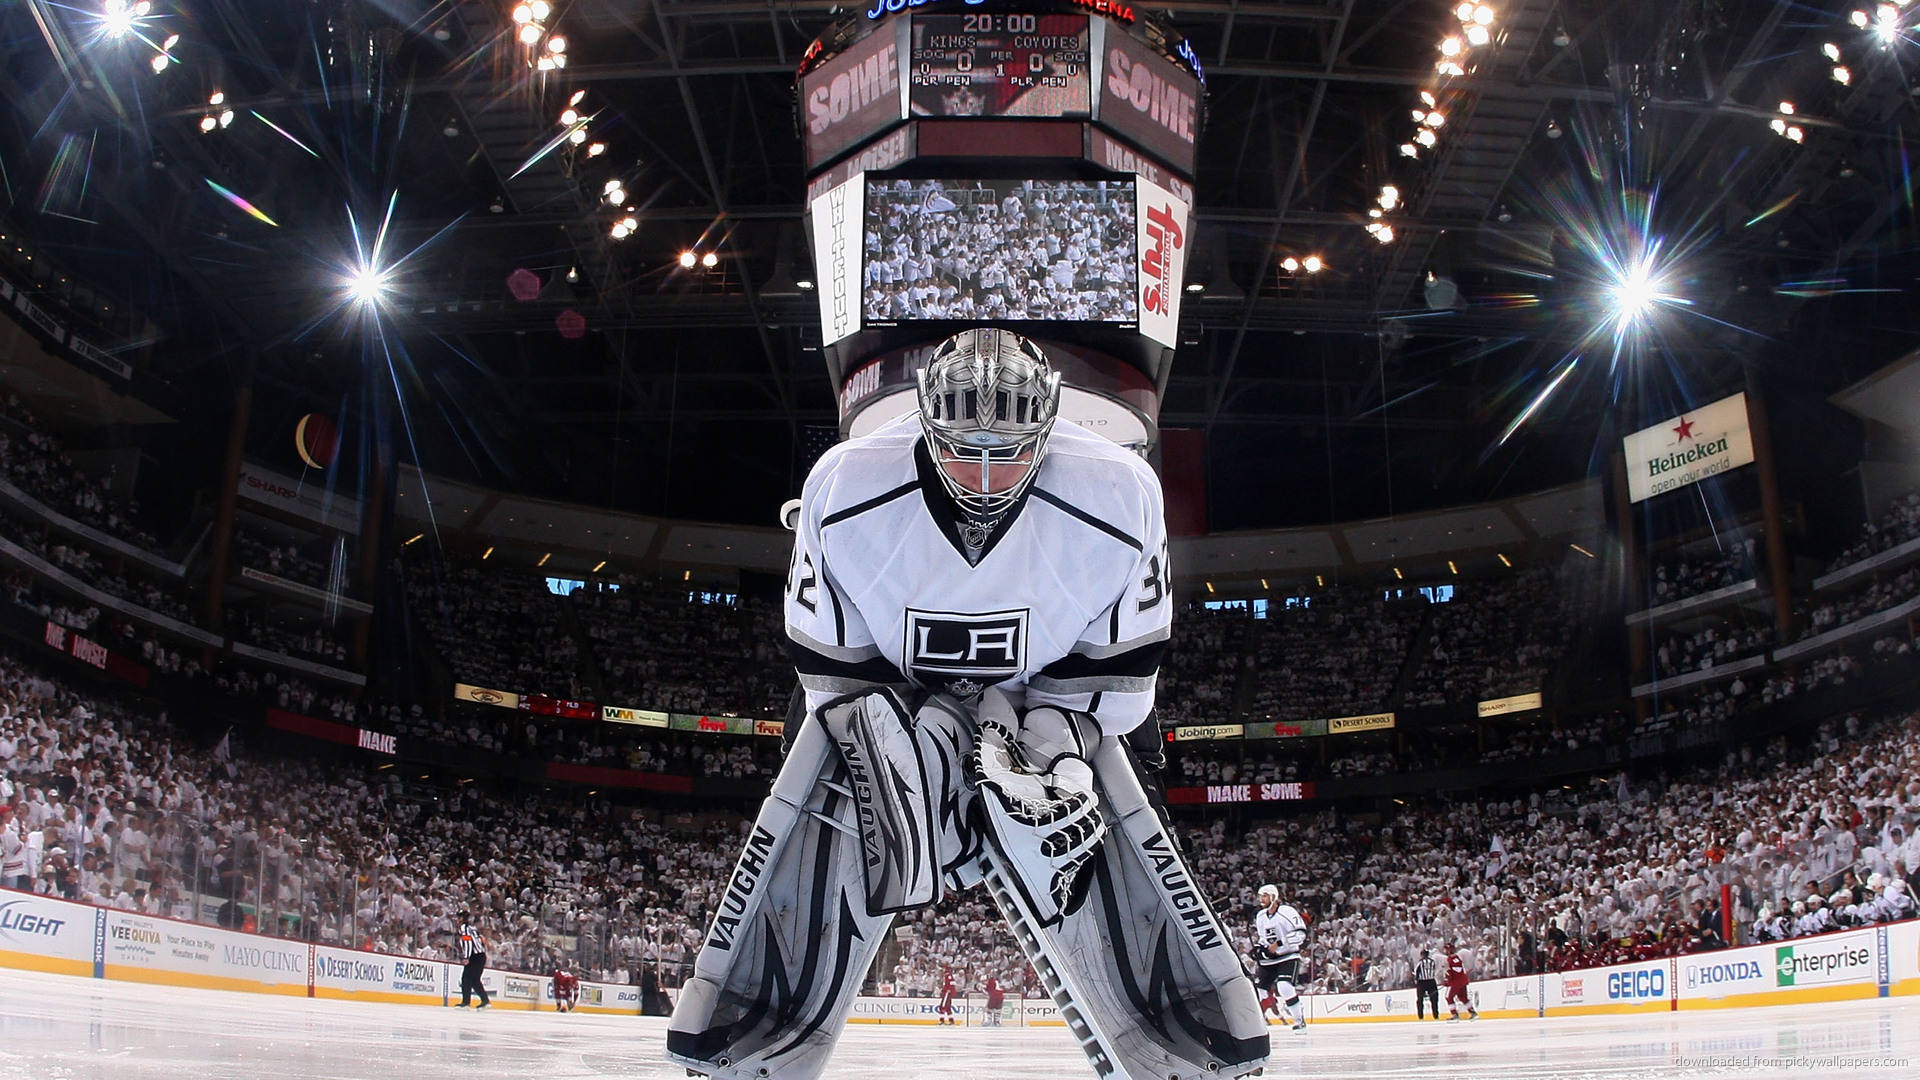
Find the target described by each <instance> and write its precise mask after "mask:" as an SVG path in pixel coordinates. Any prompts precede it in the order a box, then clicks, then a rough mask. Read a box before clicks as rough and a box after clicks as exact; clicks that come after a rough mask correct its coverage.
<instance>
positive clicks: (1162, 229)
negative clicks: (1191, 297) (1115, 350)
mask: <svg viewBox="0 0 1920 1080" xmlns="http://www.w3.org/2000/svg"><path fill="white" fill-rule="evenodd" d="M1134 183H1135V186H1136V189H1137V191H1138V202H1137V203H1136V204H1135V207H1136V209H1135V211H1134V212H1135V213H1136V214H1137V215H1138V218H1139V220H1138V221H1137V222H1135V225H1136V228H1137V235H1138V236H1139V238H1140V239H1139V246H1140V266H1139V271H1140V273H1139V279H1138V280H1139V284H1138V286H1137V288H1139V290H1140V295H1139V297H1138V299H1139V301H1140V332H1141V333H1142V334H1145V335H1146V336H1148V337H1150V338H1152V339H1153V340H1155V341H1157V342H1159V343H1160V344H1162V345H1165V346H1166V347H1167V348H1169V349H1171V348H1174V347H1175V346H1176V345H1178V344H1179V338H1178V337H1177V336H1176V335H1177V334H1178V333H1179V329H1180V290H1181V285H1182V283H1183V282H1184V281H1185V280H1186V274H1187V247H1188V243H1187V240H1188V236H1187V204H1186V202H1185V200H1183V199H1179V198H1176V197H1175V196H1174V194H1173V193H1172V192H1170V191H1168V190H1167V189H1166V188H1163V187H1161V186H1160V185H1158V184H1156V183H1154V182H1153V181H1151V180H1148V179H1147V178H1146V177H1144V176H1138V177H1135V180H1134Z"/></svg>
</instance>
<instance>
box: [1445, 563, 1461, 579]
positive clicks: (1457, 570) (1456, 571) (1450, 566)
mask: <svg viewBox="0 0 1920 1080" xmlns="http://www.w3.org/2000/svg"><path fill="white" fill-rule="evenodd" d="M1447 569H1448V570H1451V571H1452V572H1453V576H1454V577H1459V576H1460V568H1459V567H1458V566H1455V565H1453V560H1452V559H1448V560H1447Z"/></svg>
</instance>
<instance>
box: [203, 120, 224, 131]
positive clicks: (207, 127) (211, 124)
mask: <svg viewBox="0 0 1920 1080" xmlns="http://www.w3.org/2000/svg"><path fill="white" fill-rule="evenodd" d="M219 126H220V121H218V120H215V119H214V118H213V117H211V116H203V117H201V118H200V130H201V131H205V132H211V131H213V129H214V128H217V127H219Z"/></svg>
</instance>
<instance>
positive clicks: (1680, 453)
mask: <svg viewBox="0 0 1920 1080" xmlns="http://www.w3.org/2000/svg"><path fill="white" fill-rule="evenodd" d="M1621 449H1622V451H1623V452H1624V453H1625V455H1626V461H1627V494H1628V495H1629V496H1630V501H1632V502H1640V501H1641V500H1643V499H1650V498H1652V497H1653V496H1655V495H1660V494H1664V493H1666V492H1669V491H1674V490H1677V489H1679V488H1683V487H1686V486H1688V485H1690V484H1697V483H1699V482H1700V481H1702V480H1705V479H1706V478H1707V477H1709V476H1718V475H1719V474H1721V473H1723V472H1729V471H1731V470H1733V469H1737V468H1739V467H1740V466H1742V465H1750V464H1752V463H1753V431H1752V429H1751V428H1749V427H1748V423H1747V395H1745V394H1735V395H1733V396H1732V397H1728V398H1721V399H1720V400H1719V401H1716V402H1713V403H1712V404H1710V405H1703V406H1701V407H1700V408H1698V409H1695V410H1693V411H1692V412H1685V413H1681V414H1680V415H1679V416H1675V417H1671V418H1669V419H1666V420H1662V421H1661V422H1659V423H1658V424H1655V425H1653V426H1652V427H1650V428H1645V429H1643V430H1640V431H1636V432H1634V433H1633V434H1631V435H1629V436H1627V437H1626V438H1625V439H1623V440H1622V441H1621Z"/></svg>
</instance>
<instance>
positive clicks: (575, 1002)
mask: <svg viewBox="0 0 1920 1080" xmlns="http://www.w3.org/2000/svg"><path fill="white" fill-rule="evenodd" d="M579 1004H580V976H578V975H575V974H572V973H571V972H569V971H568V970H567V969H566V968H555V969H554V971H553V1007H554V1009H556V1010H557V1011H559V1012H563V1013H564V1012H572V1011H573V1010H574V1009H575V1008H576V1007H577V1006H579Z"/></svg>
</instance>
